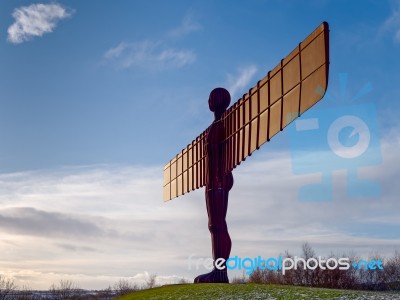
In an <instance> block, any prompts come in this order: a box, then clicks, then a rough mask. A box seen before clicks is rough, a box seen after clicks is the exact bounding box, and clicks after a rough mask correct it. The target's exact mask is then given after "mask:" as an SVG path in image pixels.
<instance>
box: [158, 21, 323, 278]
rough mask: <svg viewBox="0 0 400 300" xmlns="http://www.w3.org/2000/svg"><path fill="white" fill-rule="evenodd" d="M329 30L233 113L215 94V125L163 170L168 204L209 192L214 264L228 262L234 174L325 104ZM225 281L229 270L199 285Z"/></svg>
mask: <svg viewBox="0 0 400 300" xmlns="http://www.w3.org/2000/svg"><path fill="white" fill-rule="evenodd" d="M328 71H329V28H328V23H326V22H324V23H322V24H321V25H320V26H319V27H318V28H317V29H316V30H315V31H313V32H312V33H311V34H310V35H309V36H308V37H307V38H305V39H304V41H302V42H301V43H300V44H299V45H298V46H297V47H296V48H295V49H294V50H293V51H292V52H291V53H290V54H289V55H288V56H287V57H285V58H284V59H282V60H281V62H280V63H279V64H278V65H277V66H276V67H275V68H274V69H273V70H272V71H269V72H268V74H267V76H265V77H264V78H263V79H261V80H260V81H258V82H257V85H256V86H254V87H253V88H251V89H250V90H249V92H248V93H246V94H244V95H243V97H242V98H241V99H239V100H238V101H237V102H236V103H234V104H233V105H232V106H231V107H230V108H229V109H227V108H228V106H229V103H230V95H229V92H228V91H227V90H225V89H223V88H217V89H214V90H213V91H212V92H211V94H210V97H209V107H210V110H211V111H212V112H214V116H215V120H214V122H213V123H212V124H211V125H210V126H209V127H208V128H207V129H206V130H205V131H204V132H203V133H201V134H200V135H199V136H198V137H197V138H196V139H195V140H193V141H192V143H191V144H189V145H188V146H187V147H186V148H184V149H183V150H182V151H181V152H180V153H178V154H177V155H176V156H175V157H174V158H173V159H172V160H171V161H170V162H168V163H167V165H166V166H165V167H164V201H168V200H171V199H173V198H175V197H179V196H181V195H183V194H185V193H188V192H190V191H192V190H195V189H198V188H200V187H203V186H205V187H206V204H207V213H208V227H209V229H210V233H211V241H212V249H213V258H214V261H215V260H216V259H217V258H223V259H225V260H226V259H228V258H229V254H230V250H231V239H230V237H229V233H228V228H227V225H226V221H225V217H226V212H227V207H228V193H229V191H230V189H231V188H232V185H233V176H232V170H233V169H234V168H236V166H238V165H239V164H240V163H241V162H242V161H244V160H245V159H246V157H247V156H249V155H251V154H252V153H253V152H254V151H255V150H257V149H259V148H260V147H261V145H263V144H264V143H265V142H268V141H269V140H270V139H271V138H272V137H273V136H274V135H276V134H277V133H278V132H279V131H282V130H283V129H284V128H285V127H286V126H287V125H289V124H290V123H291V122H292V121H293V120H294V119H296V118H297V117H299V116H300V115H301V114H302V113H304V112H305V111H306V110H308V109H309V108H310V107H312V106H313V105H314V104H315V103H317V102H318V101H319V100H321V99H322V97H323V95H324V94H325V91H326V89H327V85H328V73H329V72H328ZM201 282H226V283H228V282H229V281H228V276H227V272H226V268H224V269H223V270H218V269H216V268H214V270H213V271H212V272H210V273H208V274H204V275H200V276H198V277H197V278H196V279H195V283H201Z"/></svg>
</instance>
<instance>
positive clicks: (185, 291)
mask: <svg viewBox="0 0 400 300" xmlns="http://www.w3.org/2000/svg"><path fill="white" fill-rule="evenodd" d="M129 299H154V300H156V299H207V300H212V299H267V300H268V299H269V300H272V299H277V300H278V299H282V300H298V299H340V300H347V299H360V300H361V299H363V300H364V299H376V300H378V299H379V300H380V299H382V300H384V299H400V294H398V293H396V294H394V293H375V292H362V291H348V290H330V289H318V288H307V287H294V286H282V285H264V284H217V283H214V284H177V285H168V286H162V287H157V288H153V289H148V290H142V291H138V292H134V293H131V294H129V295H125V296H122V297H120V298H118V300H129Z"/></svg>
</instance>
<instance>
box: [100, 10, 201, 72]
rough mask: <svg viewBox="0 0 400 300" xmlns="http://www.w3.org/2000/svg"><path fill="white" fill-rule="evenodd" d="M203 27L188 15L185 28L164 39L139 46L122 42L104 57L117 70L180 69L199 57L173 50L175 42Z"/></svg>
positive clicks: (149, 40) (180, 27)
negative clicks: (138, 68)
mask: <svg viewBox="0 0 400 300" xmlns="http://www.w3.org/2000/svg"><path fill="white" fill-rule="evenodd" d="M200 29H201V25H200V24H199V23H197V22H196V21H194V19H193V18H192V17H191V16H190V15H187V16H186V17H185V18H184V19H183V21H182V24H181V25H180V26H179V27H177V28H175V29H172V30H170V31H168V32H167V34H166V35H165V37H166V38H165V39H158V40H152V39H147V40H143V41H136V42H121V43H119V44H118V45H117V46H115V47H113V48H110V49H109V50H107V51H106V52H105V53H104V59H105V60H106V61H107V62H110V63H113V64H114V65H116V66H117V67H118V68H121V69H128V68H137V67H140V68H142V69H147V70H162V69H168V68H181V67H183V66H186V65H189V64H192V63H194V62H195V61H196V59H197V56H196V53H195V51H194V50H192V49H181V48H177V47H174V46H172V42H173V40H174V39H176V38H182V37H184V36H186V35H188V34H189V33H192V32H195V31H198V30H200Z"/></svg>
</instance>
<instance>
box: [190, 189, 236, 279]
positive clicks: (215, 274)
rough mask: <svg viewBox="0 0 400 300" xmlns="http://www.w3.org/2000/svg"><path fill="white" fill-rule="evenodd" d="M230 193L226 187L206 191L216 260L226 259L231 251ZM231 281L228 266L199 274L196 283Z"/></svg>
mask: <svg viewBox="0 0 400 300" xmlns="http://www.w3.org/2000/svg"><path fill="white" fill-rule="evenodd" d="M228 194H229V191H227V190H225V189H216V190H209V191H207V192H206V204H207V213H208V228H209V230H210V233H211V243H212V254H213V259H214V262H215V260H216V259H218V258H223V259H225V261H226V260H227V259H228V258H229V254H230V253H231V247H232V242H231V238H230V236H229V233H228V226H227V224H226V220H225V218H226V212H227V210H228ZM210 282H215V283H229V279H228V273H227V269H226V267H225V268H224V269H223V270H218V269H217V268H215V267H214V269H213V270H212V271H211V272H210V273H207V274H203V275H200V276H197V277H196V278H195V280H194V283H210Z"/></svg>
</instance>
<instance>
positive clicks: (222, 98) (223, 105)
mask: <svg viewBox="0 0 400 300" xmlns="http://www.w3.org/2000/svg"><path fill="white" fill-rule="evenodd" d="M229 103H231V95H230V94H229V92H228V91H227V90H226V89H224V88H221V87H219V88H216V89H213V90H212V91H211V93H210V97H209V98H208V106H209V107H210V110H211V111H212V112H214V115H215V119H216V120H218V119H220V118H221V116H222V114H223V113H224V112H225V110H226V109H227V108H228V106H229Z"/></svg>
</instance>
